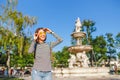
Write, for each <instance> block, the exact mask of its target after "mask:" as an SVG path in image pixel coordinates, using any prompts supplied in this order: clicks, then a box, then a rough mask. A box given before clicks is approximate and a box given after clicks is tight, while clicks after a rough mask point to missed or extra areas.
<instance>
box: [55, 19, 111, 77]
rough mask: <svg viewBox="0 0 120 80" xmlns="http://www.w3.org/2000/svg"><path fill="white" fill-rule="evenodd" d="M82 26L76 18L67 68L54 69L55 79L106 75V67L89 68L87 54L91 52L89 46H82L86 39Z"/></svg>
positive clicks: (107, 69)
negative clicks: (72, 44)
mask: <svg viewBox="0 0 120 80" xmlns="http://www.w3.org/2000/svg"><path fill="white" fill-rule="evenodd" d="M81 30H82V24H81V22H80V19H79V18H78V19H77V20H76V22H75V30H74V32H73V33H72V34H71V36H72V37H73V38H74V39H75V40H76V44H75V45H74V46H70V47H69V48H68V50H69V52H70V59H69V60H68V62H69V66H68V68H55V69H54V70H53V73H54V75H55V76H56V77H61V76H62V77H71V76H98V75H103V76H104V75H108V74H109V73H108V72H109V68H107V67H104V68H103V67H89V64H90V62H89V59H88V57H87V55H86V54H87V53H86V52H89V51H90V50H92V46H91V45H83V44H82V40H83V38H85V37H86V33H85V32H82V31H81Z"/></svg>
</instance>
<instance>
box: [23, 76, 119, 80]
mask: <svg viewBox="0 0 120 80" xmlns="http://www.w3.org/2000/svg"><path fill="white" fill-rule="evenodd" d="M24 80H31V76H28V77H24ZM53 80H120V75H107V76H99V75H98V76H80V77H55V76H54V75H53Z"/></svg>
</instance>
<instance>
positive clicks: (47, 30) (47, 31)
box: [44, 28, 52, 33]
mask: <svg viewBox="0 0 120 80" xmlns="http://www.w3.org/2000/svg"><path fill="white" fill-rule="evenodd" d="M44 31H45V32H46V33H51V32H52V30H50V29H49V28H44Z"/></svg>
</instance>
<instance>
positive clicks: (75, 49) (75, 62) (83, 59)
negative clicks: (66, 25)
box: [68, 18, 92, 68]
mask: <svg viewBox="0 0 120 80" xmlns="http://www.w3.org/2000/svg"><path fill="white" fill-rule="evenodd" d="M81 28H82V24H81V22H80V19H79V18H78V19H77V20H76V22H75V31H74V32H73V33H72V35H71V36H72V37H73V38H74V39H76V45H75V46H70V47H69V48H68V50H69V51H70V52H71V54H70V56H71V58H70V59H69V60H68V61H69V68H74V67H89V66H88V64H89V59H88V57H87V56H86V52H88V51H90V50H92V46H90V45H82V38H84V37H85V36H86V34H85V33H84V32H82V31H81ZM73 56H74V58H73Z"/></svg>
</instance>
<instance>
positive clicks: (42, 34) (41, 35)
mask: <svg viewBox="0 0 120 80" xmlns="http://www.w3.org/2000/svg"><path fill="white" fill-rule="evenodd" d="M38 38H39V40H41V41H45V39H46V32H45V31H44V30H42V29H41V30H39V32H38Z"/></svg>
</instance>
